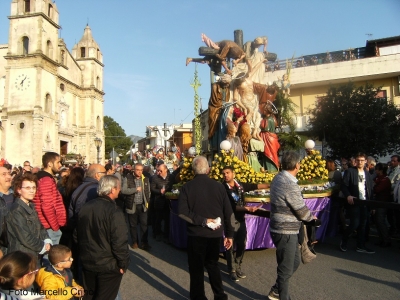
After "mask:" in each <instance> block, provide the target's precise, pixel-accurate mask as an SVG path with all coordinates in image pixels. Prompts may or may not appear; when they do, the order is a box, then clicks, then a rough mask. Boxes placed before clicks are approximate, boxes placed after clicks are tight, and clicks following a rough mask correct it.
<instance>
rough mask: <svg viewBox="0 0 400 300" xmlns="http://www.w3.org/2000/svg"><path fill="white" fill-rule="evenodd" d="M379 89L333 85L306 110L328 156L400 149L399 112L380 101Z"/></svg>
mask: <svg viewBox="0 0 400 300" xmlns="http://www.w3.org/2000/svg"><path fill="white" fill-rule="evenodd" d="M380 90H381V88H380V87H378V88H375V87H374V86H373V85H372V84H368V83H366V84H365V86H360V87H357V88H356V87H355V85H354V83H351V82H349V83H347V84H344V85H340V86H337V87H334V86H332V87H330V88H329V89H328V91H327V94H326V96H324V97H321V98H319V99H318V100H317V101H316V103H315V107H313V108H311V109H310V110H309V114H310V120H309V124H308V125H309V126H310V127H311V133H312V134H313V135H314V136H315V137H318V138H319V139H320V140H322V139H323V138H324V137H325V140H326V142H327V143H328V146H329V156H332V157H351V156H353V155H355V154H356V153H357V152H364V153H366V154H367V155H378V156H384V155H387V154H388V153H393V152H395V151H397V150H398V149H399V143H398V142H397V140H398V137H399V136H400V121H399V116H400V110H399V109H398V108H397V107H396V106H395V105H394V104H393V102H392V101H388V100H387V99H386V98H379V97H378V93H379V91H380Z"/></svg>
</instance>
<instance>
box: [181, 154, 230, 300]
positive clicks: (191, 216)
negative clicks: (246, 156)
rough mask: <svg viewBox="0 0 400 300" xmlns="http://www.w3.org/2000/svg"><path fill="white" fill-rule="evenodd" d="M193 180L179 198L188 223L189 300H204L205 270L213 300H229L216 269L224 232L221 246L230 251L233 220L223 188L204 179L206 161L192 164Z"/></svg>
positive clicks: (214, 182)
mask: <svg viewBox="0 0 400 300" xmlns="http://www.w3.org/2000/svg"><path fill="white" fill-rule="evenodd" d="M192 167H193V171H194V173H195V177H194V179H193V180H191V181H189V182H188V183H186V184H185V185H184V186H183V187H182V190H181V192H180V194H179V200H178V201H179V202H178V211H179V217H181V218H182V219H184V220H185V221H186V222H187V234H188V242H187V243H188V245H187V253H188V261H189V273H190V299H207V298H206V296H205V292H204V268H206V269H207V272H208V277H209V279H210V284H211V286H212V290H213V293H214V299H228V296H227V295H226V294H225V293H224V288H223V285H222V279H221V272H220V269H219V265H218V258H219V247H220V241H221V238H222V234H223V233H224V231H225V239H224V246H225V247H226V249H230V248H231V247H232V237H233V232H234V222H235V217H234V215H233V211H232V207H231V205H230V203H229V199H228V196H227V194H226V191H225V188H224V187H223V186H222V184H220V183H219V182H216V181H215V180H213V179H211V178H209V177H208V176H207V174H208V172H209V170H210V168H209V166H208V162H207V159H206V158H205V157H203V156H197V157H196V158H195V159H194V160H193V163H192Z"/></svg>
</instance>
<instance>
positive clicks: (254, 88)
mask: <svg viewBox="0 0 400 300" xmlns="http://www.w3.org/2000/svg"><path fill="white" fill-rule="evenodd" d="M263 62H264V61H260V62H258V64H256V65H255V66H254V68H253V69H252V71H251V72H250V73H247V74H244V73H242V74H238V76H237V78H239V79H236V80H235V83H234V86H233V100H234V101H236V104H237V105H238V106H239V107H240V108H241V109H242V110H243V112H244V114H245V115H246V120H247V122H248V123H249V125H250V127H251V129H252V136H253V138H254V139H258V140H261V137H260V135H259V126H260V122H261V114H260V112H259V110H258V104H259V99H262V98H263V95H264V94H265V91H266V87H267V85H265V84H260V83H257V82H254V81H253V80H252V79H251V76H252V75H253V73H254V72H257V70H258V68H259V67H260V66H261V65H262V64H263ZM257 96H258V98H257Z"/></svg>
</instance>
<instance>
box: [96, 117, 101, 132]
mask: <svg viewBox="0 0 400 300" xmlns="http://www.w3.org/2000/svg"><path fill="white" fill-rule="evenodd" d="M96 130H97V131H100V130H101V119H100V116H97V120H96Z"/></svg>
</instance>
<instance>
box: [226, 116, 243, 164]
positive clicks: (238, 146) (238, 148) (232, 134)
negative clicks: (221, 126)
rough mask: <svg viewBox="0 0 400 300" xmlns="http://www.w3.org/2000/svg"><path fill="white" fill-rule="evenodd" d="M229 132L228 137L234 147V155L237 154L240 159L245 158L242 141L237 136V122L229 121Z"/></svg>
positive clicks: (232, 147)
mask: <svg viewBox="0 0 400 300" xmlns="http://www.w3.org/2000/svg"><path fill="white" fill-rule="evenodd" d="M227 129H228V134H227V135H226V139H227V140H228V141H229V142H230V143H231V149H233V151H234V152H233V155H235V156H236V157H237V158H239V159H240V160H243V148H242V143H241V142H240V138H239V137H238V136H236V133H237V130H238V129H237V124H235V123H232V122H228V124H227Z"/></svg>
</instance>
